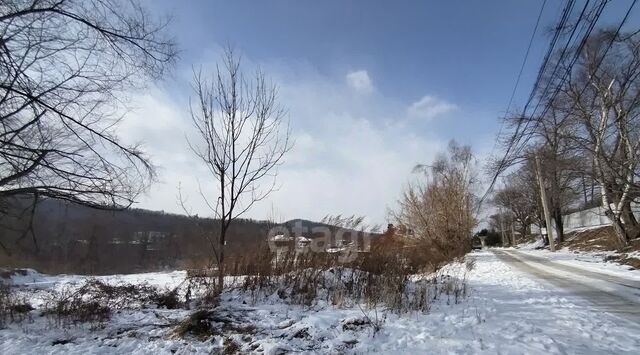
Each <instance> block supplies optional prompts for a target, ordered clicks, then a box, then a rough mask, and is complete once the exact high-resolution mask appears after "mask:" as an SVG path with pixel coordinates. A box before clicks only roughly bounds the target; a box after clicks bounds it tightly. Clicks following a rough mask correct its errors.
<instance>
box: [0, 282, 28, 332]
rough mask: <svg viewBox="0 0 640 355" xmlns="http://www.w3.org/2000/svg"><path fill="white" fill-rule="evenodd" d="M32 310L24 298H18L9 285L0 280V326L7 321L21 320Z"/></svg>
mask: <svg viewBox="0 0 640 355" xmlns="http://www.w3.org/2000/svg"><path fill="white" fill-rule="evenodd" d="M31 311H33V306H31V304H29V302H27V300H26V299H25V298H20V297H18V296H17V295H16V293H15V292H14V289H13V288H12V287H11V285H8V284H5V283H4V282H0V328H4V327H5V326H6V324H7V322H9V321H11V322H15V321H22V320H23V319H25V318H26V317H27V316H28V315H29V313H30V312H31Z"/></svg>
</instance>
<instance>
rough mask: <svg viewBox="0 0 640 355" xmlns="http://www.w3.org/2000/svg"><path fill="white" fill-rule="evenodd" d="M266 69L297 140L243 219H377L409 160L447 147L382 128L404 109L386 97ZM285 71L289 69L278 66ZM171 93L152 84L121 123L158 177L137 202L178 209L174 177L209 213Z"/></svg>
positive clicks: (201, 175)
mask: <svg viewBox="0 0 640 355" xmlns="http://www.w3.org/2000/svg"><path fill="white" fill-rule="evenodd" d="M265 69H267V70H266V71H267V73H269V75H272V76H274V78H273V79H274V82H277V83H278V84H279V85H280V90H279V93H280V95H279V96H280V102H281V104H282V105H284V106H285V107H287V108H288V112H289V115H290V119H291V128H292V134H293V138H294V139H295V140H296V145H295V146H294V147H293V150H292V151H291V152H289V153H288V154H287V156H285V161H284V164H283V165H282V166H281V167H280V168H279V175H278V180H277V183H278V186H280V189H279V190H278V191H275V192H274V193H272V194H271V195H270V196H269V198H268V199H266V200H263V201H261V202H259V203H258V204H256V205H255V206H254V207H253V208H252V209H251V210H250V211H249V213H248V214H247V215H246V217H251V218H257V219H265V218H268V217H269V216H271V215H272V212H273V210H275V211H276V213H277V214H278V216H281V218H282V219H285V220H286V219H292V218H308V219H315V220H319V219H321V218H322V217H323V216H325V215H327V214H334V215H335V214H342V215H351V214H356V215H364V216H367V217H368V220H369V221H371V222H374V223H379V224H384V223H385V221H386V218H385V217H386V210H387V206H392V205H395V201H396V200H397V198H398V197H399V195H400V191H401V189H402V187H403V185H404V183H405V182H406V181H407V180H408V179H409V178H410V172H411V169H412V168H413V166H414V165H415V164H416V163H428V162H429V161H430V160H431V159H432V158H433V157H434V156H435V154H436V153H437V152H438V151H440V150H441V149H442V148H443V147H444V146H445V144H446V139H443V140H438V139H430V138H427V137H424V136H419V135H417V134H416V133H414V130H412V129H411V127H408V126H405V125H395V124H388V123H389V122H390V117H393V118H396V117H403V116H404V115H405V112H404V107H403V106H402V105H400V104H399V103H398V102H396V101H393V100H392V99H389V98H384V97H377V96H375V97H374V96H364V97H363V98H362V100H359V101H357V102H354V100H350V99H349V92H350V91H351V90H353V89H356V86H354V85H351V84H350V85H349V86H345V85H344V83H343V82H341V81H340V80H332V79H330V78H327V77H323V76H322V75H320V74H319V73H318V72H317V71H313V70H311V69H305V70H302V71H296V70H295V69H294V70H290V69H289V67H288V66H280V67H278V68H277V69H276V70H273V68H271V70H269V69H270V68H265ZM284 70H290V71H287V72H280V71H284ZM292 73H295V74H292ZM356 73H358V72H356ZM362 73H364V74H362ZM362 73H361V74H357V75H355V77H360V78H362V77H365V78H367V79H366V80H364V82H365V83H368V84H366V85H369V86H368V87H370V89H369V90H373V89H372V86H371V85H370V84H371V83H370V80H369V79H368V75H367V74H366V72H365V71H362ZM351 74H353V73H351ZM353 81H354V82H360V81H358V80H353ZM361 84H362V83H361ZM366 85H365V86H358V87H360V88H361V89H360V90H362V88H363V87H367V86H366ZM175 97H176V95H172V94H171V93H168V92H162V91H160V90H152V91H150V92H149V93H147V94H145V95H142V96H137V98H136V99H135V100H134V101H136V103H137V105H138V107H139V110H137V111H136V112H135V113H134V114H133V115H131V116H129V117H128V118H127V119H126V120H125V123H124V124H123V126H122V127H121V130H120V132H121V135H122V137H123V139H126V140H127V141H132V140H142V141H145V143H146V144H145V147H146V148H147V150H148V151H149V153H150V154H151V156H152V157H153V159H154V163H156V164H157V165H159V166H160V170H159V180H160V181H159V182H158V183H156V184H155V185H153V186H152V187H151V189H150V191H149V193H148V194H147V195H145V196H144V197H143V198H142V199H141V201H140V202H141V203H140V204H139V205H137V207H142V208H148V209H153V210H165V211H169V212H176V213H182V212H183V211H182V210H181V208H180V207H179V206H178V204H177V198H176V196H177V193H178V183H181V185H182V189H183V193H184V195H185V196H187V197H188V204H189V205H190V206H191V207H192V208H193V212H194V213H198V214H199V215H211V212H210V211H209V210H208V208H207V206H206V204H205V203H204V202H203V201H202V199H201V197H200V193H199V188H198V182H200V184H201V186H203V188H204V189H205V191H206V193H207V194H209V196H211V197H212V199H215V197H216V196H213V194H215V190H214V189H213V187H212V186H214V184H213V181H212V177H211V176H210V175H209V174H208V172H207V171H206V169H205V167H204V166H203V165H202V163H200V162H198V161H197V159H195V158H194V157H193V154H192V153H191V152H190V151H189V150H188V147H187V145H186V142H185V138H184V135H185V133H187V134H188V133H189V131H190V130H191V124H190V121H189V114H188V107H187V103H186V102H179V101H176V100H177V99H176V98H175ZM183 101H184V100H183ZM360 101H361V102H360ZM268 183H270V181H267V182H266V184H268Z"/></svg>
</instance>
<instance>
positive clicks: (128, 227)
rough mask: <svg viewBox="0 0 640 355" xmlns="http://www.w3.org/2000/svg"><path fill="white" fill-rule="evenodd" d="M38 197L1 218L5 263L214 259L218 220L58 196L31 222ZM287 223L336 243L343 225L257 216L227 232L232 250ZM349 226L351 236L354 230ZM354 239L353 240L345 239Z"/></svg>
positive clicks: (49, 267) (17, 203)
mask: <svg viewBox="0 0 640 355" xmlns="http://www.w3.org/2000/svg"><path fill="white" fill-rule="evenodd" d="M30 205H31V200H29V199H26V198H21V199H16V200H14V201H12V202H11V203H10V204H9V206H10V208H9V209H8V213H7V214H3V215H1V216H2V217H0V243H2V245H4V246H5V247H6V248H7V250H6V251H5V250H0V264H1V265H5V266H15V267H33V268H36V269H38V270H40V271H44V272H54V273H57V272H69V273H71V272H73V273H86V274H105V273H130V272H140V271H150V270H160V269H169V268H171V269H173V268H188V267H191V266H194V265H196V264H202V263H204V262H206V261H208V260H209V259H210V256H211V255H212V253H211V244H210V242H209V240H208V239H207V236H209V237H210V238H216V237H217V234H215V232H216V231H217V230H218V225H219V224H218V221H217V220H214V219H210V218H192V217H188V216H185V215H179V214H172V213H165V212H162V211H150V210H145V209H135V208H133V209H127V210H122V211H108V210H98V209H94V208H89V207H86V206H82V205H78V204H74V203H70V202H66V201H61V200H55V199H42V200H41V201H40V202H39V203H38V205H37V207H36V210H35V214H34V218H33V224H32V227H33V228H32V231H33V233H31V230H30V228H29V226H30V218H29V215H30V214H29V212H30V208H29V207H30ZM278 225H279V226H284V227H286V228H287V229H289V230H290V231H291V232H293V230H294V228H295V227H296V226H302V227H303V228H306V230H307V231H308V232H305V233H303V234H304V235H305V236H306V237H309V238H320V237H323V236H324V234H321V233H316V234H312V233H310V232H311V230H312V229H313V228H316V227H323V228H324V229H325V230H327V229H328V230H329V231H331V233H332V235H331V236H330V238H331V240H330V241H329V242H328V245H331V244H334V243H335V238H334V237H335V236H334V234H335V231H336V230H337V227H335V226H332V225H329V224H325V223H320V222H314V221H310V220H306V219H292V220H289V221H286V222H284V223H282V224H274V223H271V222H268V221H259V220H252V219H238V220H236V221H235V222H234V223H233V224H232V226H231V228H230V230H229V232H228V233H229V234H228V237H227V255H229V256H230V257H233V256H234V255H245V254H247V253H248V252H250V251H251V250H252V249H254V248H257V247H258V246H260V245H261V244H263V243H265V242H266V240H267V236H268V233H269V230H270V228H272V227H274V226H278ZM349 232H355V231H347V232H346V233H345V234H349ZM345 238H346V237H345Z"/></svg>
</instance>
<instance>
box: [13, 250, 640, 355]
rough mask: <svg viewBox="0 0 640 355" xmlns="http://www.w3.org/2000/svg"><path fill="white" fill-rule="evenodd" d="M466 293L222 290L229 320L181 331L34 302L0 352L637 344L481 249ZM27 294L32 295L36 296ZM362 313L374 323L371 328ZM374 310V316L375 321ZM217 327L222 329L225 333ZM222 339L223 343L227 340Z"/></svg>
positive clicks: (632, 350)
mask: <svg viewBox="0 0 640 355" xmlns="http://www.w3.org/2000/svg"><path fill="white" fill-rule="evenodd" d="M471 257H473V258H475V259H476V265H475V268H474V269H473V270H472V271H471V272H470V273H469V275H468V276H467V277H468V286H469V296H468V298H466V299H465V300H464V301H463V302H461V303H460V304H453V302H447V298H440V299H439V300H438V301H437V302H435V303H434V304H433V306H432V308H431V309H430V310H429V312H426V313H425V312H412V313H407V314H402V315H397V314H394V313H390V312H385V310H384V309H383V308H381V307H380V308H379V309H377V310H367V309H364V310H363V309H361V307H358V306H350V307H342V308H338V307H334V306H331V305H328V304H326V303H323V302H318V303H316V304H315V305H314V306H312V307H305V306H297V305H284V304H283V303H282V302H279V301H278V299H277V297H270V298H266V299H264V300H262V301H259V302H257V303H252V302H250V301H249V298H248V297H247V296H246V295H244V294H242V293H240V292H239V291H237V290H236V291H233V292H227V293H225V294H223V296H222V301H221V304H220V306H219V307H218V308H217V309H216V311H215V312H216V314H217V315H219V318H221V319H227V320H230V321H233V324H235V325H234V327H233V329H226V330H225V331H224V333H223V334H222V335H220V336H213V337H210V338H208V339H200V340H199V339H195V338H189V339H183V338H181V337H178V336H176V335H175V324H176V323H177V322H179V321H181V320H183V319H185V318H186V317H188V315H189V313H190V312H191V311H187V310H167V309H156V308H148V309H139V310H123V311H120V312H118V313H115V314H114V315H113V317H112V318H111V320H109V321H107V322H106V323H105V324H102V325H96V324H83V325H77V326H70V327H59V326H58V325H56V324H55V322H52V321H51V320H50V319H49V318H47V317H42V316H40V315H39V314H38V312H37V310H36V311H33V312H31V316H30V319H26V320H24V321H22V322H19V323H11V324H9V325H8V327H7V328H6V329H2V330H0V354H111V353H118V354H129V353H135V354H171V353H174V354H208V353H218V352H222V349H224V348H225V343H227V342H229V341H233V342H234V343H235V344H237V345H238V346H237V350H238V351H239V352H240V353H267V354H278V353H289V352H295V353H388V354H391V353H393V354H401V353H406V354H416V353H429V354H477V353H480V354H550V353H551V354H576V353H577V354H637V353H638V349H640V325H638V324H634V323H631V322H629V321H627V320H625V319H623V318H618V317H617V316H615V315H612V314H608V313H602V312H594V311H592V310H591V308H590V307H589V304H587V303H586V302H585V301H581V300H580V298H578V297H568V296H567V294H566V292H562V291H561V290H556V289H554V287H553V286H551V285H549V284H547V283H545V282H544V281H537V280H535V279H532V278H531V277H530V276H528V275H527V274H524V273H522V272H520V271H517V270H515V269H513V268H512V267H510V266H509V265H508V264H506V263H504V262H502V261H500V260H499V259H498V258H496V256H494V254H492V253H491V252H485V251H482V252H475V253H473V254H471ZM184 278H185V274H184V273H183V272H171V273H148V274H137V275H120V276H106V277H100V278H99V279H101V280H103V281H105V282H109V283H117V282H140V281H145V282H148V283H149V284H153V285H156V286H160V287H173V286H175V285H178V284H179V283H180V282H182V280H183V279H184ZM83 279H84V277H81V276H46V275H40V274H37V273H32V274H29V275H25V276H19V277H14V278H13V282H14V283H15V284H16V285H21V287H22V288H23V289H24V290H34V289H36V290H40V291H39V292H45V291H46V290H47V289H51V288H61V287H65V285H69V284H74V283H75V284H78V283H81V282H83ZM38 294H40V293H38V292H36V295H34V296H32V297H33V300H32V301H33V303H34V304H35V305H36V306H37V305H38V302H42V301H41V300H40V301H39V300H38V297H39V296H37V295H38ZM367 317H368V318H369V319H370V320H372V321H373V322H374V323H379V324H381V328H380V329H379V331H377V332H376V331H375V330H374V327H373V326H372V325H371V324H366V323H367V322H364V321H363V320H365V319H366V318H367ZM376 319H377V322H376ZM225 337H226V339H225ZM227 349H229V347H228V346H227Z"/></svg>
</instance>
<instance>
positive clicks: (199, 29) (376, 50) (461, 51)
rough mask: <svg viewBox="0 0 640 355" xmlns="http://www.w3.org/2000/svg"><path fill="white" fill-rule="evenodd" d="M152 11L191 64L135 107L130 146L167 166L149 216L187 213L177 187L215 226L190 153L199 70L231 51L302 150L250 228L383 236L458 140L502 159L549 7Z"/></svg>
mask: <svg viewBox="0 0 640 355" xmlns="http://www.w3.org/2000/svg"><path fill="white" fill-rule="evenodd" d="M629 3H630V2H629V1H615V2H613V3H612V4H610V5H608V8H607V10H606V12H605V13H604V16H603V19H602V20H601V21H602V22H601V23H603V24H605V23H611V21H612V20H613V19H619V18H620V17H621V16H622V11H623V10H625V9H626V8H627V7H628V5H629ZM149 4H150V6H151V7H152V10H153V11H154V12H155V13H157V14H161V15H167V14H170V15H171V16H172V17H173V21H172V23H171V25H170V31H171V32H172V33H173V34H174V36H175V37H176V39H177V41H178V44H179V46H180V49H181V59H180V61H179V63H178V66H177V69H176V72H175V73H174V75H173V76H172V77H171V78H168V79H167V80H165V81H164V82H162V83H160V84H158V86H157V87H155V88H152V89H150V90H149V91H148V92H146V93H136V95H134V101H135V102H137V103H138V104H139V105H138V106H139V109H138V110H137V111H136V112H135V114H134V115H133V117H132V118H131V119H130V120H128V122H126V123H125V128H124V129H125V138H129V139H135V140H143V141H144V142H145V144H146V146H147V149H148V150H149V151H150V153H151V155H152V156H153V158H154V160H155V161H156V163H157V164H158V165H159V166H160V182H159V183H158V184H156V185H155V186H154V187H152V189H151V190H150V192H149V193H148V195H147V196H145V197H143V199H142V201H141V204H140V207H146V208H152V209H163V210H168V211H173V212H180V209H179V208H178V207H177V204H176V199H175V195H176V191H177V184H178V183H180V184H181V185H182V188H183V189H184V190H185V191H186V192H187V194H188V195H189V196H190V200H189V201H190V203H191V204H192V205H193V209H194V211H196V212H198V213H200V214H207V211H206V208H205V207H204V204H202V203H201V202H198V196H197V195H198V192H197V185H198V183H197V182H195V180H197V181H200V184H201V185H203V186H206V182H207V181H208V180H207V179H208V178H207V176H206V174H205V173H204V170H203V169H202V168H201V167H198V165H197V162H195V161H194V160H193V159H191V158H190V157H189V152H188V151H187V150H186V145H185V142H184V135H187V136H188V135H189V134H190V128H189V124H188V112H187V103H188V98H189V95H190V91H189V86H188V85H189V78H190V70H191V68H192V66H194V65H195V66H200V65H202V66H203V67H204V68H205V69H206V68H208V67H209V68H210V67H211V66H212V65H213V64H214V63H215V62H216V61H217V60H218V57H219V53H220V48H221V46H224V45H225V44H227V43H230V44H232V45H233V46H235V47H236V49H237V50H239V51H240V52H241V53H242V55H243V60H244V63H245V64H246V66H247V68H252V67H255V66H260V67H261V68H262V69H263V70H264V71H265V72H266V73H267V75H269V76H270V77H272V78H273V80H274V81H275V82H276V83H278V85H280V88H281V95H280V99H281V103H282V104H283V105H284V106H285V107H287V108H288V109H289V116H290V122H291V127H292V130H293V136H294V138H295V139H296V142H297V143H296V146H295V147H294V150H293V151H292V152H291V154H290V156H289V157H287V159H286V162H285V165H283V166H282V168H281V171H280V180H279V182H280V185H281V189H280V190H279V191H278V192H276V193H274V194H273V196H272V197H271V198H270V199H269V200H267V201H264V202H262V203H260V205H257V206H256V208H254V209H253V210H252V211H251V212H250V213H249V214H248V216H249V217H255V218H266V217H267V216H268V215H269V214H272V212H271V211H275V214H276V217H277V218H279V219H289V218H298V217H300V218H311V219H318V218H321V217H322V216H324V215H326V214H337V213H342V214H359V215H366V216H368V217H369V219H370V221H372V222H376V223H385V222H386V210H387V208H393V205H394V201H395V199H396V198H397V197H398V195H399V193H400V191H401V189H402V185H403V184H404V183H406V182H407V181H408V180H409V179H411V176H410V172H411V167H412V166H413V165H415V164H416V163H424V162H428V161H429V160H430V159H432V158H433V157H434V156H435V154H436V153H437V152H438V151H439V150H442V149H444V147H445V146H446V143H447V142H448V141H449V140H450V139H456V140H457V141H459V142H461V143H465V144H470V145H472V147H473V148H474V150H475V151H476V152H477V154H478V156H479V157H480V158H483V157H486V156H487V155H488V153H489V152H490V151H491V149H492V147H493V144H494V141H495V137H496V134H497V132H498V129H499V120H498V117H499V116H501V115H503V114H504V112H505V109H506V105H507V102H508V99H509V96H510V94H511V90H512V89H513V85H514V83H515V79H516V75H517V73H518V71H519V69H520V65H521V63H522V59H523V55H524V53H525V50H526V47H527V44H528V41H529V37H530V36H531V33H532V30H533V27H534V24H535V21H536V17H537V15H538V13H539V11H540V7H541V5H542V1H245V0H239V1H238V0H236V1H184V2H176V1H170V0H162V1H150V2H149ZM563 5H564V3H563V2H560V1H547V4H546V6H545V10H544V12H543V16H542V20H541V24H540V27H539V30H538V34H537V36H536V38H535V40H534V42H533V46H532V49H531V54H530V57H529V60H528V63H527V66H526V67H525V71H524V74H523V77H522V79H521V82H520V86H519V90H518V92H517V95H516V100H515V106H514V107H517V106H518V105H520V106H521V105H522V104H523V103H524V100H525V98H526V96H527V95H528V94H529V90H530V88H531V86H532V82H533V80H534V77H535V75H536V72H537V68H538V66H539V65H540V62H541V59H542V57H543V54H544V51H545V50H546V46H547V43H548V32H549V31H550V27H551V26H552V25H553V24H554V23H555V22H556V21H557V19H558V16H559V12H560V9H561V8H562V6H563ZM637 20H638V16H637V15H634V17H632V19H631V20H630V23H634V22H635V23H637ZM149 117H153V120H152V121H153V124H150V122H151V120H150V119H149ZM176 133H182V134H176ZM166 134H169V135H171V136H173V137H174V138H173V139H171V142H167V139H166ZM207 193H209V192H207ZM210 193H212V194H214V193H215V192H210Z"/></svg>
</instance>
